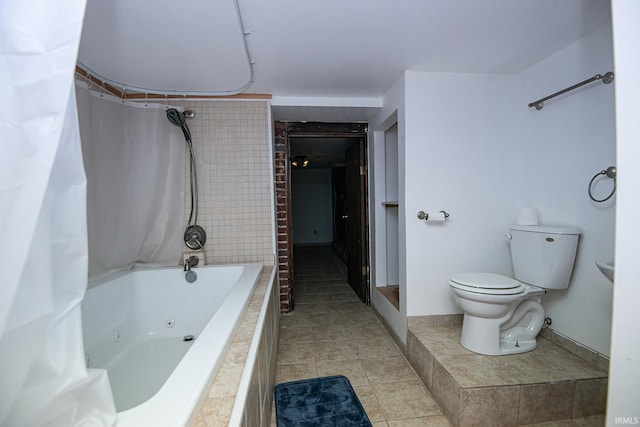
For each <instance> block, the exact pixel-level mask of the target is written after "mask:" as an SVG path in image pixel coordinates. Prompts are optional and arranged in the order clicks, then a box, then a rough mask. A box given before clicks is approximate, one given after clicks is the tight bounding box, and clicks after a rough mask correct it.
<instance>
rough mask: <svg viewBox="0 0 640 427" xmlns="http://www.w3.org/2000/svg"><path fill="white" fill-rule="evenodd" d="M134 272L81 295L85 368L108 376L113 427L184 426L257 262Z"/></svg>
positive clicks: (244, 300)
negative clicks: (191, 278) (190, 278)
mask: <svg viewBox="0 0 640 427" xmlns="http://www.w3.org/2000/svg"><path fill="white" fill-rule="evenodd" d="M193 271H195V272H196V273H197V275H198V278H197V280H196V281H195V282H193V283H188V282H187V281H186V280H185V273H184V272H183V271H182V269H181V268H166V269H145V270H136V271H132V272H130V273H127V274H125V275H123V276H120V277H117V278H116V279H113V280H111V281H109V282H106V283H103V284H101V285H98V286H96V287H94V288H91V289H89V290H88V291H87V293H86V296H85V298H84V301H83V303H82V318H83V333H84V344H85V355H86V359H87V365H88V366H89V367H91V368H104V369H106V370H107V372H108V374H109V380H110V382H111V389H112V392H113V395H114V400H115V404H116V409H117V411H118V418H117V419H118V422H117V424H116V425H117V426H118V427H124V426H146V425H149V426H151V425H152V426H171V427H176V426H183V425H186V424H187V423H188V422H189V421H190V417H192V415H193V416H195V414H193V412H194V409H195V408H196V406H198V404H199V402H200V400H201V398H202V395H203V393H204V392H205V391H206V390H205V387H206V386H207V384H208V382H209V380H210V379H211V378H212V376H213V375H214V374H215V372H216V371H217V368H218V366H219V364H220V360H221V359H222V356H223V355H224V351H225V348H226V346H227V344H228V343H229V341H230V338H231V336H232V335H233V332H234V331H235V329H236V326H237V324H238V323H239V321H240V319H241V318H242V314H243V313H244V311H245V308H246V306H247V304H248V303H249V300H250V297H251V295H252V293H253V290H254V288H255V286H256V283H257V282H258V278H259V277H260V273H261V271H262V264H245V265H220V266H204V267H198V268H194V269H193Z"/></svg>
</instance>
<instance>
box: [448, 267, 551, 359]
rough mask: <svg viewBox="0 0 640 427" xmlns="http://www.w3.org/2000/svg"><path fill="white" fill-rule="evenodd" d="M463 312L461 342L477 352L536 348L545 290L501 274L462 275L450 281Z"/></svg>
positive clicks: (492, 353) (500, 353)
mask: <svg viewBox="0 0 640 427" xmlns="http://www.w3.org/2000/svg"><path fill="white" fill-rule="evenodd" d="M449 286H450V287H451V291H452V292H453V295H454V299H455V301H456V303H457V304H458V306H459V307H460V308H461V309H462V310H464V312H465V313H464V320H463V323H462V335H461V338H460V343H461V344H462V346H463V347H465V348H466V349H468V350H471V351H473V352H475V353H480V354H486V355H502V354H515V353H523V352H526V351H531V350H533V349H535V348H536V336H537V335H538V333H539V332H540V329H542V325H543V324H544V317H545V316H544V308H543V307H542V304H541V303H540V299H541V296H542V295H544V293H545V290H544V289H541V288H537V287H535V286H531V285H526V284H524V283H522V282H519V281H518V280H515V279H512V278H510V277H506V276H503V275H500V274H491V273H459V274H454V275H453V276H451V278H450V279H449Z"/></svg>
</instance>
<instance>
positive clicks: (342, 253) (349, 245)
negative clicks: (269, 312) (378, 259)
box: [275, 122, 370, 312]
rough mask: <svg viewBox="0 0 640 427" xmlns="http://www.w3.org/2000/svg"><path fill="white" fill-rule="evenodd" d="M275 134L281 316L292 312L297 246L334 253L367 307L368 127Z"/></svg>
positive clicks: (300, 126) (286, 127) (281, 128)
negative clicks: (322, 248) (324, 248)
mask: <svg viewBox="0 0 640 427" xmlns="http://www.w3.org/2000/svg"><path fill="white" fill-rule="evenodd" d="M275 129H276V150H275V152H276V159H275V161H276V191H277V206H276V208H277V217H278V264H279V274H280V277H279V283H280V299H281V311H282V312H288V311H291V310H292V309H293V308H294V301H295V278H294V277H293V274H292V273H293V263H294V259H293V247H294V245H295V246H297V247H302V246H309V245H311V246H314V245H315V246H327V247H329V248H332V249H333V251H334V252H335V253H336V254H337V256H338V257H339V258H340V259H341V260H342V261H343V262H344V264H345V265H346V268H347V276H348V282H349V285H350V286H351V288H352V289H353V290H354V292H355V293H356V294H357V295H358V297H359V298H360V300H362V301H363V302H364V303H366V304H369V303H370V293H369V256H368V253H369V242H368V234H369V224H368V206H367V200H368V186H367V156H366V152H367V151H366V150H367V145H366V144H367V135H366V131H367V130H366V124H365V123H317V122H314V123H297V122H276V124H275ZM283 166H284V167H283ZM279 172H284V177H279V175H278V173H279Z"/></svg>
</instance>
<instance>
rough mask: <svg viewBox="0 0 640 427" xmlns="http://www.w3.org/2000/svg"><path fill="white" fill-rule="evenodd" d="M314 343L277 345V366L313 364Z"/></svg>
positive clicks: (281, 343)
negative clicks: (311, 362) (310, 362)
mask: <svg viewBox="0 0 640 427" xmlns="http://www.w3.org/2000/svg"><path fill="white" fill-rule="evenodd" d="M315 354H316V351H315V347H314V343H286V342H280V343H279V344H278V360H277V362H276V363H277V364H278V365H286V364H293V363H307V362H309V361H314V362H315Z"/></svg>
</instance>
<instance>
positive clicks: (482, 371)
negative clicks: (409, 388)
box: [406, 315, 607, 426]
mask: <svg viewBox="0 0 640 427" xmlns="http://www.w3.org/2000/svg"><path fill="white" fill-rule="evenodd" d="M458 319H459V320H460V321H461V320H462V319H461V318H459V317H456V315H452V316H422V317H411V318H409V331H408V334H407V348H406V354H407V358H408V359H409V361H410V362H411V364H412V366H413V367H414V369H415V370H416V371H417V372H418V375H419V376H420V378H421V379H422V380H423V382H424V383H425V385H427V388H428V389H429V390H430V391H431V392H432V393H433V395H434V397H435V398H436V400H437V401H438V403H439V404H440V406H441V407H442V410H443V412H444V413H445V414H446V415H447V416H448V417H449V419H450V420H451V422H452V424H453V425H455V426H458V425H459V426H466V425H475V424H477V423H478V420H482V423H486V425H492V426H515V425H534V424H536V423H547V422H549V423H550V424H543V425H548V426H559V425H562V426H577V425H583V426H600V425H603V424H604V418H603V416H604V415H603V414H604V412H605V408H606V394H607V372H606V363H604V360H599V359H598V356H597V353H593V352H591V350H588V349H585V348H584V347H582V346H580V345H579V344H577V343H574V342H571V341H570V340H567V339H566V338H564V337H561V336H560V335H559V334H556V333H555V332H553V331H545V333H544V334H543V335H547V336H548V337H549V338H550V339H547V338H544V336H541V337H538V348H537V349H536V350H534V351H532V352H527V353H521V354H517V355H508V356H484V355H480V354H476V353H472V352H470V351H468V350H466V349H465V348H464V347H462V346H461V345H460V330H461V326H460V324H459V323H460V322H459V321H457V320H458ZM559 420H564V421H559ZM555 421H558V423H554V422H555Z"/></svg>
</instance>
